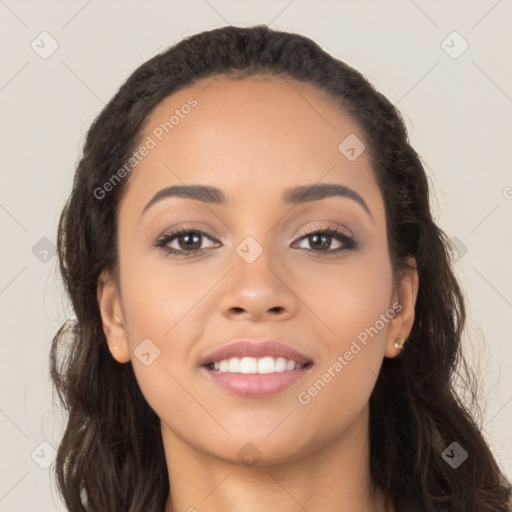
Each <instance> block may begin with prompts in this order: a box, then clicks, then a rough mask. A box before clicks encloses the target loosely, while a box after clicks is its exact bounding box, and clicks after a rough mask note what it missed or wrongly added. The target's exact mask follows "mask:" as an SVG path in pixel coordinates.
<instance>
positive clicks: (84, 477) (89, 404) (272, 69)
mask: <svg viewBox="0 0 512 512" xmlns="http://www.w3.org/2000/svg"><path fill="white" fill-rule="evenodd" d="M262 73H263V74H268V75H271V76H278V77H283V78H286V79H293V80H298V81H300V82H304V83H308V84H312V85H314V86H316V87H317V88H319V89H320V90H322V91H325V92H327V93H328V94H329V95H330V97H331V98H332V100H333V102H335V103H336V104H338V105H339V106H340V107H342V108H343V109H344V110H345V111H346V112H348V113H349V115H351V116H352V118H353V119H354V120H355V121H356V122H357V123H359V125H360V127H361V129H362V130H363V133H364V134H365V143H367V148H368V150H369V152H370V156H371V161H372V167H373V171H374V174H375V177H376V180H377V182H378V185H379V187H380V190H381V193H382V195H383V198H384V203H385V206H386V221H387V226H388V228H387V229H388V233H387V235H388V243H389V253H390V257H391V260H392V264H393V271H394V273H395V275H396V276H397V275H399V273H400V272H401V271H402V270H403V269H404V268H405V266H406V258H407V257H409V256H412V257H414V258H415V259H416V262H417V269H418V274H419V283H420V285H419V292H418V297H417V303H416V309H415V315H416V316H415V322H414V325H413V328H412V332H411V333H410V336H409V341H408V342H407V344H406V345H405V348H404V350H403V353H402V354H401V356H400V357H399V358H395V359H387V358H386V359H384V361H383V365H382V368H381V372H380V375H379V377H378V380H377V383H376V385H375V388H374V391H373V393H372V395H371V398H370V469H371V476H372V480H373V483H374V485H378V486H380V487H381V488H382V489H383V490H384V491H385V492H386V494H387V495H388V496H389V497H390V498H391V499H392V500H393V502H394V504H395V507H396V509H397V510H406V511H412V510H415V509H416V508H419V509H420V510H422V511H428V512H437V511H440V510H443V511H453V512H461V511H463V512H471V511H474V512H477V511H478V512H483V511H496V512H498V511H506V510H508V508H507V505H506V502H507V500H508V499H509V496H510V494H511V485H510V483H509V482H508V481H507V480H506V478H505V477H504V475H503V474H502V472H501V471H500V468H499V466H498V464H497V463H496V460H495V458H494V457H493V454H492V452H491V450H490V449H489V447H488V445H487V444H486V442H485V440H484V437H483V436H482V434H481V432H480V428H479V426H478V425H477V423H476V420H475V419H474V418H475V416H474V414H475V411H476V409H475V410H471V411H470V410H469V408H468V407H469V406H465V405H464V404H463V402H462V400H461V399H460V396H461V395H459V394H457V392H456V390H455V386H454V382H453V379H454V376H455V375H463V376H465V377H464V378H463V379H462V381H463V382H465V384H466V389H465V390H463V391H464V396H470V397H472V398H473V402H472V403H473V405H475V404H476V398H475V397H476V396H477V387H476V384H475V382H476V380H475V379H474V375H472V374H471V372H470V370H469V369H468V368H467V366H466V364H465V360H464V357H463V355H462V353H461V335H462V332H463V327H464V321H465V309H464V300H463V295H462V292H461V289H460V287H459V285H458V283H457V280H456V278H455V276H454V274H453V272H452V268H451V266H452V261H451V259H450V258H451V253H450V251H449V242H448V240H447V237H446V235H445V234H444V232H443V231H442V230H441V229H440V228H439V227H438V226H437V225H436V224H435V223H434V221H433V219H432V216H431V212H430V206H429V187H428V180H427V177H426V174H425V171H424V169H423V166H422V164H421V162H420V159H419V158H418V155H417V153H416V152H415V150H414V149H413V148H412V147H411V145H410V144H409V140H408V136H407V133H406V128H405V126H404V123H403V120H402V118H401V115H400V113H399V112H398V111H397V109H396V108H395V107H394V106H393V105H392V104H391V103H390V102H389V101H388V100H387V99H386V98H385V97H384V96H383V95H382V94H380V93H379V92H377V91H376V90H375V88H374V87H372V85H371V84H370V83H369V82H368V81H367V80H366V79H365V78H364V76H363V75H362V74H361V73H359V72H358V71H356V70H354V69H353V68H351V67H350V66H348V65H347V64H345V63H344V62H342V61H340V60H337V59H335V58H333V57H332V56H330V55H329V54H327V53H326V52H324V51H323V50H322V49H321V48H320V47H319V46H318V45H317V44H316V43H314V42H313V41H311V40H310V39H308V38H306V37H303V36H300V35H297V34H293V33H286V32H281V31H276V30H271V29H269V28H268V27H266V26H254V27H249V28H240V27H233V26H227V27H223V28H219V29H215V30H211V31H207V32H202V33H200V34H196V35H194V36H191V37H188V38H186V39H184V40H182V41H181V42H179V43H178V44H176V45H174V46H172V47H171V48H169V49H167V50H166V51H164V52H163V53H161V54H159V55H157V56H155V57H153V58H151V59H150V60H148V61H147V62H145V63H144V64H142V65H141V66H140V67H139V68H138V69H137V70H135V71H134V72H133V74H132V75H131V76H130V77H129V78H128V79H127V80H126V82H125V83H124V84H123V85H122V87H121V88H120V89H119V91H118V92H117V93H116V94H115V96H114V97H113V98H112V100H111V101H110V102H109V103H108V105H107V106H106V107H105V108H104V109H103V111H102V112H101V113H100V115H99V116H98V117H97V119H96V120H95V121H94V123H93V125H92V126H91V128H90V130H89V132H88V134H87V138H86V142H85V146H84V150H83V155H82V157H81V160H80V162H79V164H78V167H77V169H76V174H75V178H74V183H73V190H72V192H71V195H70V197H69V200H68V201H67V204H66V205H65V207H64V209H63V211H62V214H61V217H60V222H59V227H58V237H57V243H58V255H59V259H60V270H61V273H62V276H63V279H64V282H65V285H66V289H67V292H68V294H69V297H70V299H71V302H72V306H73V308H74V312H75V314H76V319H74V320H72V321H69V322H66V323H65V324H64V325H63V326H62V327H61V328H60V329H59V331H58V332H57V334H56V335H55V337H54V339H53V345H52V350H51V354H50V364H51V376H52V379H53V382H54V386H55V389H56V391H57V393H58V396H59V399H60V401H61V402H62V404H63V406H64V407H65V409H66V411H68V412H69V417H68V421H67V426H66V429H65V432H64V435H63V438H62V440H61V442H60V445H59V447H58V452H57V459H56V463H55V473H56V475H55V476H56V479H57V482H58V486H59V490H60V492H61V494H62V496H63V499H64V501H65V503H66V505H67V507H68V509H69V510H70V511H72V512H78V511H84V510H92V511H109V512H110V511H114V510H115V511H121V510H122V511H123V512H125V511H126V512H127V511H130V512H141V511H144V512H148V511H155V512H162V510H163V509H164V505H165V502H166V498H167V496H168V493H169V476H168V472H167V467H166V461H165V457H164V450H163V444H162V439H161V432H160V420H159V418H158V416H157V415H156V414H155V412H154V411H153V410H152V409H151V408H150V407H149V405H148V403H147V402H146V401H145V399H144V397H143V395H142V393H141V391H140V389H139V386H138V384H137V381H136V379H135V375H134V371H133V368H132V365H131V363H127V364H119V363H118V362H117V361H116V360H115V359H114V358H113V357H112V356H111V354H110V352H109V350H108V347H107V342H106V339H105V335H104V332H103V328H102V321H101V316H100V311H99V306H98V301H97V295H96V287H97V281H98V276H99V275H100V273H101V272H102V271H103V270H111V271H114V272H115V270H116V264H117V206H118V204H119V201H120V198H121V197H122V195H121V194H122V191H123V190H124V188H125V187H126V182H127V181H128V179H129V178H125V179H124V180H122V181H121V182H120V183H119V184H118V185H117V186H116V187H115V188H114V189H113V190H112V191H111V192H109V195H108V197H107V198H106V199H103V200H98V198H97V197H96V195H95V194H94V191H95V190H96V189H97V188H98V187H101V186H102V185H103V184H104V183H105V182H106V181H107V180H108V179H109V178H110V177H111V176H112V175H113V174H114V173H115V171H116V170H118V169H119V168H121V167H122V166H123V164H124V163H125V162H126V161H128V160H129V158H130V156H131V154H132V153H133V151H134V150H135V148H136V146H137V144H138V143H139V137H140V133H141V128H142V127H143V125H144V122H145V120H146V119H147V117H148V115H149V114H150V113H151V112H152V110H153V109H154V108H155V107H156V106H157V105H158V104H159V103H160V102H161V101H162V100H163V99H164V98H166V97H167V96H168V95H170V94H171V93H173V92H175V91H178V90H179V89H182V88H185V87H187V86H190V85H192V84H194V83H195V82H196V81H198V80H199V79H202V78H209V77H215V76H225V77H230V76H231V77H233V76H236V77H237V78H244V77H249V76H251V75H253V74H262ZM470 405H471V401H470ZM452 442H457V443H458V444H459V445H460V446H461V447H462V448H463V449H465V450H466V451H467V452H468V453H469V457H468V459H467V460H466V461H465V462H464V463H463V464H461V465H460V466H459V467H458V468H457V469H454V468H452V467H451V466H450V465H449V464H447V462H446V461H445V460H443V457H442V456H441V454H442V453H443V451H444V450H445V449H446V448H447V447H448V446H449V445H450V444H451V443H452Z"/></svg>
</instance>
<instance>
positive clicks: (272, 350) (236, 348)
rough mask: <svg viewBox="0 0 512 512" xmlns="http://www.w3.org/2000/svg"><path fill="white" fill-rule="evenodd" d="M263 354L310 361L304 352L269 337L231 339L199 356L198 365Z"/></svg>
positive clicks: (300, 362) (302, 362)
mask: <svg viewBox="0 0 512 512" xmlns="http://www.w3.org/2000/svg"><path fill="white" fill-rule="evenodd" d="M265 356H274V357H284V358H286V359H291V360H292V361H295V362H296V363H299V364H307V363H311V362H312V361H311V359H309V358H308V357H307V356H305V355H304V354H301V353H300V352H298V351H297V350H295V349H294V348H292V347H290V346H289V345H286V344H284V343H280V342H279V341H276V340H270V339H265V340H258V341H256V340H250V339H243V340H236V341H233V342H231V343H228V344H227V345H224V346H223V347H221V348H219V349H217V350H215V351H213V352H210V353H209V354H208V355H206V356H205V357H203V358H201V360H200V361H199V364H200V366H206V365H209V364H211V363H216V362H219V361H222V360H224V359H231V358H232V357H256V358H260V357H265Z"/></svg>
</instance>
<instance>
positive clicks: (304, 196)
mask: <svg viewBox="0 0 512 512" xmlns="http://www.w3.org/2000/svg"><path fill="white" fill-rule="evenodd" d="M335 196H340V197H346V198H348V199H352V200H353V201H355V202H356V203H357V204H359V205H360V206H361V207H362V208H363V209H364V210H365V211H366V213H367V214H368V215H369V216H370V217H371V218H372V219H373V217H372V214H371V212H370V209H369V208H368V205H367V204H366V202H365V200H364V199H363V198H362V197H361V196H360V195H359V194H358V193H357V192H356V191H355V190H352V189H351V188H348V187H346V186H345V185H340V184H337V183H317V184H314V185H303V186H298V187H294V188H290V189H287V190H285V191H284V194H283V202H284V203H285V204H293V205H296V204H301V203H306V202H310V201H319V200H321V199H326V198H328V197H335ZM169 197H179V198H184V199H194V200H197V201H203V202H205V203H213V204H220V205H226V204H228V200H227V197H226V195H225V194H224V192H222V190H220V189H218V188H216V187H212V186H209V185H172V186H170V187H166V188H163V189H162V190H159V191H158V192H157V193H156V194H155V195H154V196H153V197H152V198H151V199H150V201H149V202H148V203H147V204H146V206H145V207H144V209H143V210H142V213H141V217H142V216H143V215H144V213H145V212H146V211H147V210H148V209H149V208H150V207H151V206H153V205H154V204H155V203H158V202H159V201H162V200H164V199H167V198H169ZM229 204H232V203H231V202H230V201H229Z"/></svg>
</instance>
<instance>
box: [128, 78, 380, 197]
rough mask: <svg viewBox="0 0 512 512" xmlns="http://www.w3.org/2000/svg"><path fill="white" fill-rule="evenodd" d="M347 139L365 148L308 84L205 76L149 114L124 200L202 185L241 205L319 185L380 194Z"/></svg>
mask: <svg viewBox="0 0 512 512" xmlns="http://www.w3.org/2000/svg"><path fill="white" fill-rule="evenodd" d="M354 137H355V138H354ZM347 138H348V139H347ZM345 140H350V141H352V140H354V141H356V143H357V141H360V143H361V145H362V144H365V142H364V135H363V132H362V130H361V129H360V127H359V126H358V124H357V123H356V122H355V121H354V120H353V119H352V118H351V117H350V116H349V115H348V114H347V113H346V112H345V111H344V110H343V109H342V108H341V107H339V106H338V105H337V104H336V103H335V102H334V101H333V100H332V99H331V98H330V97H329V96H328V95H327V94H326V93H325V92H323V91H321V90H319V89H318V88H316V87H314V86H311V85H308V84H303V83H300V82H297V81H294V80H291V79H283V78H276V77H267V76H255V77H250V78H245V79H243V80H234V79H228V78H225V77H219V78H215V79H205V80H202V81H200V82H197V83H196V84H194V85H193V86H191V87H187V88H184V89H182V90H180V91H177V92H175V93H173V94H171V95H170V96H168V97H167V98H165V99H164V100H163V101H162V102H161V103H160V104H159V105H157V107H156V108H155V109H154V111H153V112H152V113H151V114H150V115H149V116H148V118H147V120H146V122H145V125H144V128H143V131H142V135H141V141H142V142H141V143H142V144H144V143H145V141H146V142H148V146H149V145H151V146H152V148H151V149H150V150H149V151H148V152H147V154H146V156H144V158H143V159H141V161H140V162H139V163H138V164H137V165H136V167H135V169H134V172H133V173H132V176H131V177H130V180H129V182H130V183H129V186H128V192H127V194H126V195H127V196H130V195H136V196H137V197H140V198H146V199H147V198H148V197H149V196H150V195H153V194H154V193H155V191H157V190H158V189H159V188H162V187H165V186H169V185H171V184H184V183H200V184H206V185H212V186H216V187H218V188H222V189H223V190H225V193H226V196H227V198H228V204H233V202H232V200H233V201H234V202H235V203H237V204H243V205H246V204H249V203H252V202H254V201H261V199H262V198H263V199H264V200H265V201H270V200H271V196H272V195H273V194H274V192H275V195H276V200H277V199H279V200H281V196H282V194H281V191H282V189H285V188H290V187H293V186H297V185H305V184H312V183H317V182H321V181H326V182H330V183H333V182H334V183H341V184H344V185H347V186H350V187H351V188H356V189H357V188H359V190H361V189H371V191H370V192H369V193H373V194H375V193H376V194H378V190H377V188H376V187H377V186H376V183H375V180H374V177H373V171H372V169H371V164H370V158H369V155H368V152H367V151H363V152H362V153H361V154H360V156H358V157H357V158H356V159H352V160H351V159H348V158H347V155H346V153H344V152H343V147H342V149H340V144H343V141H345ZM149 141H151V142H149ZM139 147H140V146H139ZM135 199H136V198H135ZM141 200H142V199H141ZM370 200H371V198H370Z"/></svg>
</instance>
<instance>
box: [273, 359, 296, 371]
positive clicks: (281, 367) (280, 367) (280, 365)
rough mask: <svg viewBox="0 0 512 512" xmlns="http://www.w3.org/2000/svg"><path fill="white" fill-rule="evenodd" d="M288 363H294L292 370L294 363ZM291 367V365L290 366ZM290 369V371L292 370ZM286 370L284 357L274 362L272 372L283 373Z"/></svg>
mask: <svg viewBox="0 0 512 512" xmlns="http://www.w3.org/2000/svg"><path fill="white" fill-rule="evenodd" d="M290 363H294V365H293V368H295V361H290ZM290 366H291V364H290ZM293 368H292V370H293ZM285 370H286V359H285V358H284V357H278V358H277V359H276V360H275V362H274V371H276V372H284V371H285Z"/></svg>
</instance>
